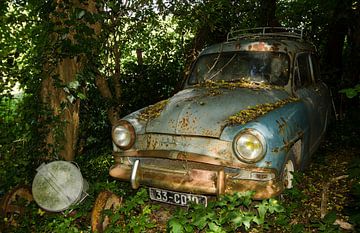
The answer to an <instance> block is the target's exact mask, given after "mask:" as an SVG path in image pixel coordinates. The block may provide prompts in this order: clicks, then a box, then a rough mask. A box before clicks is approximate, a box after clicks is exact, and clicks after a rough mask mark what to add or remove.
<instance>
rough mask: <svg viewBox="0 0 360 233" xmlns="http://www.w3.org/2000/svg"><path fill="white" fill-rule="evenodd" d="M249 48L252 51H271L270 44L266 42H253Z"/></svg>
mask: <svg viewBox="0 0 360 233" xmlns="http://www.w3.org/2000/svg"><path fill="white" fill-rule="evenodd" d="M248 48H249V50H250V51H269V46H268V45H267V44H266V43H264V42H259V43H254V44H251V45H249V47H248Z"/></svg>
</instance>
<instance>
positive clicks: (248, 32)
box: [227, 27, 303, 41]
mask: <svg viewBox="0 0 360 233" xmlns="http://www.w3.org/2000/svg"><path fill="white" fill-rule="evenodd" d="M259 36H269V37H287V38H293V39H303V30H302V29H296V28H286V27H259V28H250V29H240V30H235V31H231V32H229V33H228V34H227V41H234V40H238V39H244V38H253V37H259Z"/></svg>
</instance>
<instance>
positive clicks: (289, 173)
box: [283, 159, 295, 189]
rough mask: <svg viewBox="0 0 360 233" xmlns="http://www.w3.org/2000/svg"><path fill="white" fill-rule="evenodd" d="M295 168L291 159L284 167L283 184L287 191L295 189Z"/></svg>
mask: <svg viewBox="0 0 360 233" xmlns="http://www.w3.org/2000/svg"><path fill="white" fill-rule="evenodd" d="M294 171H295V166H294V162H293V161H292V160H291V159H289V160H288V161H287V162H286V163H285V166H284V170H283V182H284V186H285V188H286V189H291V188H292V187H293V180H294V175H293V173H294Z"/></svg>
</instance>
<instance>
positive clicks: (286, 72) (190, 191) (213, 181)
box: [109, 28, 331, 205]
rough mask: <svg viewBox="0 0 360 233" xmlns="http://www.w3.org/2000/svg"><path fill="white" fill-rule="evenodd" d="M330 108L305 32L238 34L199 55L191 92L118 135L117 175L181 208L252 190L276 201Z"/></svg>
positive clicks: (118, 129)
mask: <svg viewBox="0 0 360 233" xmlns="http://www.w3.org/2000/svg"><path fill="white" fill-rule="evenodd" d="M330 103H331V101H330V94H329V90H328V88H327V86H326V85H325V84H324V83H323V82H322V81H321V80H320V70H319V61H318V58H317V56H316V49H315V48H314V46H313V45H312V44H310V43H308V42H306V40H304V39H303V34H302V31H300V30H295V29H289V28H257V29H252V30H245V31H234V32H231V33H229V35H228V38H227V41H226V42H224V43H220V44H216V45H212V46H210V47H208V48H205V49H204V50H203V51H202V52H201V53H200V55H199V56H198V58H197V60H196V61H195V63H194V65H193V67H192V71H191V73H190V75H189V77H188V79H187V80H186V83H185V85H184V88H183V90H182V91H180V92H178V93H177V94H175V95H174V96H173V97H171V98H169V99H167V100H164V101H161V102H159V103H156V104H154V105H152V106H149V107H146V108H144V109H141V110H139V111H136V112H134V113H132V114H130V115H128V116H126V117H124V118H123V119H122V120H121V121H120V122H118V124H117V125H116V126H114V127H113V130H112V138H113V146H114V158H115V164H114V165H113V166H112V167H111V168H110V171H109V173H110V175H111V176H112V177H114V178H117V179H120V180H125V181H130V182H131V185H132V187H133V188H134V189H137V188H138V187H139V186H140V185H144V186H146V187H148V188H149V196H150V198H151V199H152V200H156V201H160V202H165V203H170V204H176V205H188V204H189V203H190V202H196V203H202V204H206V203H207V200H208V198H209V197H211V196H216V195H221V194H227V193H233V192H244V191H248V190H254V191H255V194H254V198H255V199H264V198H270V197H273V196H276V195H278V194H280V193H281V192H282V191H283V190H284V189H285V188H291V187H292V179H293V175H292V173H293V172H294V171H297V170H300V169H303V168H304V167H305V166H306V164H307V163H308V162H309V159H310V156H311V155H312V154H313V153H314V152H315V150H316V149H317V147H318V146H319V143H320V140H321V138H322V136H323V135H324V132H325V130H326V126H327V123H328V119H329V117H330V109H331V108H330V106H331V104H330Z"/></svg>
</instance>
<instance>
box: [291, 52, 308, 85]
mask: <svg viewBox="0 0 360 233" xmlns="http://www.w3.org/2000/svg"><path fill="white" fill-rule="evenodd" d="M296 63H297V66H296V70H295V74H294V79H295V85H296V87H298V88H299V87H306V86H309V85H311V83H312V78H311V67H310V60H309V55H308V54H307V53H302V54H299V55H298V56H297V58H296Z"/></svg>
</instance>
